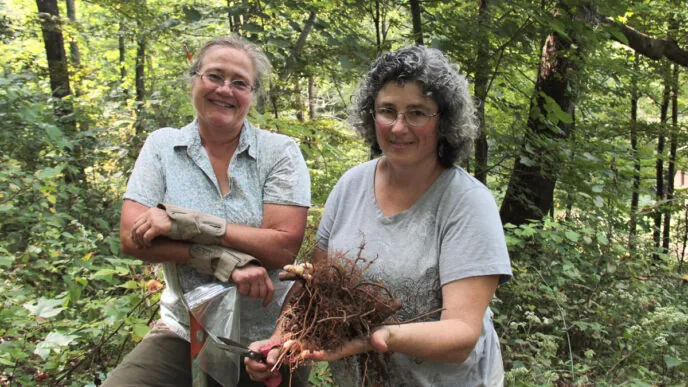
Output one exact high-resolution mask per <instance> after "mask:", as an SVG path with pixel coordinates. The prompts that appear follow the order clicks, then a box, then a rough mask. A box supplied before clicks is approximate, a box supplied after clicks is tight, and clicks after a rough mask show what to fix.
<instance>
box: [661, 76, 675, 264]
mask: <svg viewBox="0 0 688 387" xmlns="http://www.w3.org/2000/svg"><path fill="white" fill-rule="evenodd" d="M677 148H678V64H676V63H674V71H673V74H672V76H671V134H670V135H669V167H668V171H667V182H666V186H667V188H666V206H665V208H666V212H665V213H664V227H663V230H662V231H663V232H662V248H663V249H664V251H667V252H668V251H669V245H670V242H671V213H672V211H673V210H672V207H673V201H674V175H675V174H676V149H677Z"/></svg>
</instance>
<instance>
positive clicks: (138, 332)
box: [133, 324, 150, 338]
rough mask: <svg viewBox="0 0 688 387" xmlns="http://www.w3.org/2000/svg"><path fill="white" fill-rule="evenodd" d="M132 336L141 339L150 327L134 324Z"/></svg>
mask: <svg viewBox="0 0 688 387" xmlns="http://www.w3.org/2000/svg"><path fill="white" fill-rule="evenodd" d="M133 330H134V335H135V336H136V337H138V338H143V336H145V335H146V334H147V333H148V332H149V331H150V327H149V326H148V325H145V324H136V325H134V328H133Z"/></svg>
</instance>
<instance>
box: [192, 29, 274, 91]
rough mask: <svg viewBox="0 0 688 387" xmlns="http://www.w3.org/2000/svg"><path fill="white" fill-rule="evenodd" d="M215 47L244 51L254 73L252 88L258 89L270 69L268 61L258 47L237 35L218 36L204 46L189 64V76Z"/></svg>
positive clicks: (194, 72) (194, 73) (199, 67)
mask: <svg viewBox="0 0 688 387" xmlns="http://www.w3.org/2000/svg"><path fill="white" fill-rule="evenodd" d="M216 46H220V47H230V48H236V49H238V50H242V51H244V52H245V53H246V55H248V57H249V59H250V60H251V63H253V68H254V69H255V71H256V75H255V78H254V79H253V88H254V89H260V87H261V85H262V84H263V80H264V79H265V78H267V76H268V75H269V74H270V71H271V69H272V66H271V65H270V61H269V60H268V58H267V57H266V56H265V54H264V53H263V51H262V50H261V49H260V48H259V47H258V46H256V45H255V44H253V43H251V42H249V41H248V40H246V39H244V38H241V37H239V36H237V35H231V36H220V37H217V38H215V39H213V40H211V41H208V42H207V43H206V44H204V45H203V47H201V50H200V51H199V52H198V54H197V55H196V59H195V60H194V61H193V63H192V64H191V68H190V69H189V75H191V76H194V75H196V73H198V71H199V70H200V69H201V66H202V65H203V58H205V55H206V54H207V53H208V50H210V49H211V48H213V47H216Z"/></svg>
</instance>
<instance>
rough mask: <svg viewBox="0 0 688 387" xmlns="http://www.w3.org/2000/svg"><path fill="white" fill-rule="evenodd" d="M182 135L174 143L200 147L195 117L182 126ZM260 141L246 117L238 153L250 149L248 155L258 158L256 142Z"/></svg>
mask: <svg viewBox="0 0 688 387" xmlns="http://www.w3.org/2000/svg"><path fill="white" fill-rule="evenodd" d="M181 132H182V133H181V136H179V137H177V140H176V141H175V143H174V146H175V148H176V147H186V148H187V149H189V150H192V149H194V148H200V146H201V134H200V133H199V132H198V121H197V120H196V119H194V120H193V121H192V122H191V123H190V124H188V125H186V126H184V127H182V128H181ZM257 142H258V137H257V132H256V128H255V127H254V126H253V125H251V123H250V122H248V120H247V119H244V127H243V128H242V129H241V135H240V137H239V145H238V146H237V149H236V152H237V154H239V153H241V152H244V151H248V155H249V156H251V157H252V158H254V159H255V158H256V148H257V147H256V143H257Z"/></svg>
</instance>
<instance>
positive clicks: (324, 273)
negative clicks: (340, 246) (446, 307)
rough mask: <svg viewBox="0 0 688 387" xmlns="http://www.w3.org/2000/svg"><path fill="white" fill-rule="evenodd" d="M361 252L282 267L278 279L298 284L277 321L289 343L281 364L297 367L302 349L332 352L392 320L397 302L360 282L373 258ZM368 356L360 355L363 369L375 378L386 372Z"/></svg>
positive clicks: (374, 284) (383, 290)
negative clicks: (282, 271) (291, 280)
mask: <svg viewBox="0 0 688 387" xmlns="http://www.w3.org/2000/svg"><path fill="white" fill-rule="evenodd" d="M362 250H363V248H361V249H359V253H358V255H357V257H356V258H355V259H350V258H347V257H346V256H345V255H344V254H340V253H337V254H330V255H329V256H328V257H327V259H325V260H322V261H321V262H314V263H313V264H310V263H306V264H301V265H296V266H290V267H286V268H285V270H287V272H286V273H283V274H284V275H282V278H283V279H296V280H298V281H300V282H301V283H302V286H301V290H300V292H297V294H295V295H294V296H293V297H291V299H290V300H288V301H287V302H288V304H287V307H286V309H285V312H284V313H283V314H282V316H281V317H280V319H279V321H278V324H279V326H280V328H281V331H282V333H283V335H284V336H283V338H284V339H285V340H287V343H288V345H287V344H285V346H284V348H283V353H282V354H281V356H280V361H279V363H282V362H283V361H284V359H285V358H288V359H289V360H290V364H291V365H292V367H297V366H299V365H301V364H303V362H304V360H302V359H301V358H300V356H299V355H300V354H301V352H303V351H304V350H328V351H335V350H337V349H340V348H341V347H342V346H343V345H344V344H345V343H346V342H349V341H351V340H353V339H357V338H365V339H366V340H367V338H368V337H369V336H370V333H371V330H372V329H373V328H375V327H376V326H379V325H382V324H383V323H386V322H391V321H389V320H395V319H394V317H393V316H394V314H395V312H396V311H398V310H399V309H400V308H401V303H400V302H399V301H398V300H396V299H395V298H394V296H392V294H391V293H390V292H389V290H387V288H386V287H385V286H384V285H383V284H382V283H380V282H369V281H364V280H363V278H362V274H363V273H364V272H365V271H366V270H367V269H368V268H369V267H370V265H371V264H373V263H374V260H367V259H365V258H363V257H362V256H361V251H362ZM369 355H371V354H369ZM369 358H370V356H361V357H360V359H361V360H362V361H363V363H364V364H362V366H363V367H362V369H364V370H365V371H363V372H364V374H368V376H370V374H376V375H377V377H376V379H377V378H378V377H380V376H382V375H379V374H380V373H384V371H383V370H380V369H377V370H373V369H371V367H373V368H383V367H382V364H379V362H369V361H368V359H369ZM363 359H365V360H363ZM368 363H371V364H368ZM376 364H378V365H379V366H380V367H377V366H376ZM278 365H279V364H278ZM373 371H374V372H373ZM365 376H366V375H364V377H365Z"/></svg>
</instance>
